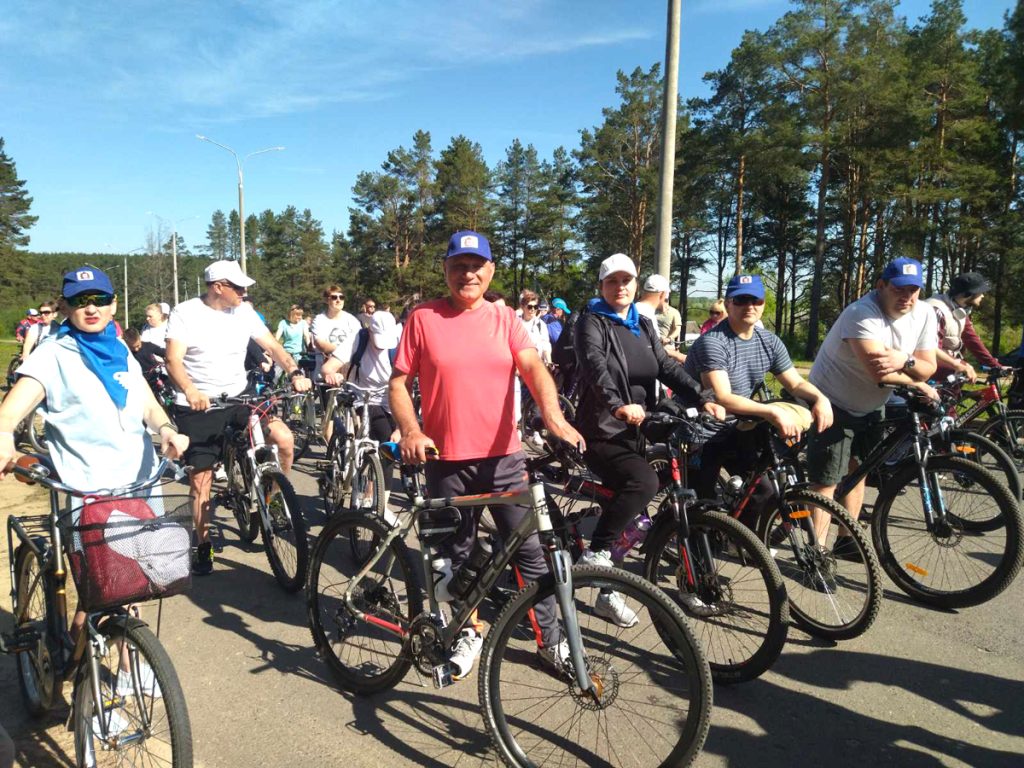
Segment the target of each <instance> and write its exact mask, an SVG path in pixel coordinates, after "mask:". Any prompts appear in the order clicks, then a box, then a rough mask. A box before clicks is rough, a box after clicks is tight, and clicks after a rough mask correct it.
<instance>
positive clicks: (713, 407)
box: [701, 401, 728, 421]
mask: <svg viewBox="0 0 1024 768" xmlns="http://www.w3.org/2000/svg"><path fill="white" fill-rule="evenodd" d="M701 410H702V411H704V413H706V414H708V415H709V416H714V417H715V418H716V419H718V420H719V421H725V417H726V416H727V415H728V412H727V411H726V410H725V408H723V407H722V406H720V405H719V404H718V403H713V402H711V401H708V402H706V403H704V405H702V406H701Z"/></svg>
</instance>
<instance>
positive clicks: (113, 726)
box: [92, 707, 128, 739]
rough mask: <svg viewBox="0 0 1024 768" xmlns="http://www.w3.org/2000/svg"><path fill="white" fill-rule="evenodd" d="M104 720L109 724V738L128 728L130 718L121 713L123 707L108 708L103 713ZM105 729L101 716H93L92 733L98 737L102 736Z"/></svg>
mask: <svg viewBox="0 0 1024 768" xmlns="http://www.w3.org/2000/svg"><path fill="white" fill-rule="evenodd" d="M103 717H104V720H105V721H106V724H107V738H111V737H113V736H120V735H121V734H122V733H124V732H125V731H127V730H128V718H127V717H125V716H124V715H123V714H121V709H120V707H118V708H117V709H108V710H107V711H106V712H104V714H103ZM102 733H103V729H102V728H100V716H99V715H93V716H92V734H93V736H95V737H96V738H97V739H99V738H101V734H102Z"/></svg>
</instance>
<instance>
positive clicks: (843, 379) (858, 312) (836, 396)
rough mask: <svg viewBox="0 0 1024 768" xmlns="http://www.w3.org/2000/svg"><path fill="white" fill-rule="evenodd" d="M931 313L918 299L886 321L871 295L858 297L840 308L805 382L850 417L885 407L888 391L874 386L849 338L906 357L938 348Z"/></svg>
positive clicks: (876, 301)
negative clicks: (865, 341) (837, 316)
mask: <svg viewBox="0 0 1024 768" xmlns="http://www.w3.org/2000/svg"><path fill="white" fill-rule="evenodd" d="M937 333H938V332H937V331H936V323H935V312H934V311H933V310H932V308H931V306H929V305H928V304H926V303H925V302H923V301H918V302H917V303H916V304H915V305H914V308H913V309H912V310H911V311H910V312H908V313H907V314H905V315H902V316H901V317H899V318H898V319H896V320H893V319H891V318H890V317H888V316H887V315H886V314H885V313H884V312H883V311H882V307H881V306H880V305H879V303H878V300H877V299H876V292H875V291H871V293H869V294H867V295H866V296H863V297H861V298H860V299H858V300H857V301H855V302H853V304H851V305H850V306H848V307H847V308H846V309H844V310H843V312H842V314H841V315H839V319H838V320H836V322H835V323H834V324H833V326H832V327H831V328H830V329H829V332H828V335H827V336H826V337H825V342H824V343H823V344H822V345H821V349H820V350H818V356H817V357H816V358H815V359H814V365H813V366H812V367H811V375H810V377H809V378H810V381H811V383H812V384H813V385H814V386H816V387H817V388H818V389H820V390H821V391H822V392H823V393H824V394H825V397H827V398H828V399H829V400H831V401H832V403H833V404H834V405H838V406H839V407H840V408H842V409H843V410H844V411H847V412H848V413H852V414H853V415H854V416H864V415H865V414H868V413H871V412H872V411H876V410H878V409H879V408H881V407H882V406H883V405H885V401H886V400H888V399H889V395H890V394H891V391H890V390H888V389H884V388H882V387H879V386H878V384H877V383H876V382H875V380H874V379H873V378H872V376H871V374H870V373H868V371H867V370H866V369H865V368H864V366H863V365H862V364H861V362H860V360H859V359H858V358H857V356H856V354H855V353H854V352H853V350H852V349H851V348H850V345H849V343H848V340H849V339H870V340H873V341H880V342H882V345H883V346H884V347H885V348H886V349H898V350H900V351H901V352H905V353H907V354H908V355H912V354H913V353H914V352H915V351H916V350H922V351H924V350H929V349H935V348H936V346H938V339H937Z"/></svg>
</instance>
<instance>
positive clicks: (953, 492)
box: [871, 456, 1024, 608]
mask: <svg viewBox="0 0 1024 768" xmlns="http://www.w3.org/2000/svg"><path fill="white" fill-rule="evenodd" d="M917 473H918V467H917V465H916V464H915V463H910V464H908V465H905V466H903V467H902V469H900V470H899V471H898V472H897V473H896V474H895V475H894V476H893V478H892V481H891V482H889V483H888V484H887V485H886V486H885V488H883V489H882V490H881V492H880V493H879V496H878V501H877V502H876V505H875V514H874V515H873V516H872V519H871V536H872V539H873V540H874V544H875V549H876V551H877V552H878V556H879V560H880V562H881V564H882V568H883V569H885V572H886V573H887V574H889V578H891V579H892V580H893V581H894V582H895V583H896V585H897V586H898V587H899V588H900V589H902V590H903V591H904V592H906V593H907V594H908V595H909V596H910V597H912V598H914V599H915V600H918V601H919V602H922V603H924V604H926V605H932V606H936V607H939V608H967V607H970V606H974V605H980V604H981V603H984V602H987V601H989V600H991V599H992V598H993V597H995V596H996V595H998V594H999V593H1000V592H1002V591H1003V590H1004V589H1006V588H1007V587H1008V586H1009V585H1010V583H1011V582H1012V581H1013V579H1014V578H1015V577H1016V575H1017V573H1018V571H1019V570H1020V567H1021V560H1022V558H1024V542H1022V541H1021V537H1022V535H1024V534H1022V526H1021V514H1020V507H1019V505H1018V504H1017V502H1016V501H1014V499H1013V497H1011V496H1010V492H1009V491H1008V490H1007V489H1006V486H1005V485H1003V484H1002V483H1001V482H1000V481H999V480H998V479H997V478H996V477H995V476H994V475H993V474H992V473H991V472H989V471H987V470H985V469H982V468H981V467H980V466H978V465H977V464H975V463H974V462H972V461H968V460H967V459H962V458H958V457H953V456H934V457H932V458H930V459H929V460H928V469H927V475H926V477H927V478H928V481H929V485H931V486H932V489H930V491H929V493H930V494H932V495H934V489H935V488H939V489H940V490H941V492H942V497H943V500H944V502H945V505H946V509H947V510H949V512H948V514H947V518H948V523H947V525H946V527H945V528H944V529H942V530H939V531H937V532H936V533H934V534H933V533H931V532H929V531H928V530H927V528H926V527H925V520H924V511H923V509H921V508H920V506H921V502H920V499H921V489H920V488H919V487H917V488H916V489H915V488H914V486H915V485H916V484H918V482H919V481H918V476H917ZM943 483H944V484H943ZM986 499H989V500H990V502H988V503H986V501H985V500H986ZM972 504H977V505H982V504H986V506H984V507H982V508H981V511H979V512H974V511H973V510H972V508H971V505H972ZM991 505H995V508H996V509H995V512H993V511H992V509H991ZM997 516H999V517H1001V519H1002V521H1003V525H1001V526H1000V527H998V528H996V529H994V530H988V531H977V530H970V531H968V530H966V529H965V527H964V526H963V524H962V521H964V520H982V521H985V520H990V519H993V518H995V517H997ZM915 532H916V533H917V536H916V541H912V540H910V537H911V536H913V535H914V533H915ZM965 533H966V534H967V535H965ZM929 540H931V542H932V543H933V544H934V546H933V547H931V548H930V549H928V542H929ZM908 541H909V544H908ZM971 544H974V545H975V546H973V547H970V549H971V550H972V551H971V553H970V554H965V552H961V551H960V550H961V545H963V547H962V549H963V550H965V551H966V550H967V549H968V547H969V545H971ZM909 558H913V559H912V560H911V559H909ZM992 563H994V565H992V567H991V568H990V569H989V570H990V572H989V573H987V574H984V573H982V569H983V567H984V566H987V565H990V564H992ZM946 566H950V567H949V568H947V567H946ZM954 575H963V577H964V579H965V580H967V581H969V582H971V583H968V584H964V585H961V586H958V587H954V586H953V585H951V584H948V583H947V581H948V580H949V579H952V578H953V576H954Z"/></svg>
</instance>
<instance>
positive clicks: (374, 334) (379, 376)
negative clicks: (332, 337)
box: [331, 309, 399, 411]
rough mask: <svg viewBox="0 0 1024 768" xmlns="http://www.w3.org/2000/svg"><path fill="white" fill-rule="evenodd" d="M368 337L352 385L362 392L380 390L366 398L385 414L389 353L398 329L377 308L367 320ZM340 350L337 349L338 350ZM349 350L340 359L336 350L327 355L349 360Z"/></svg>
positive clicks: (350, 354) (389, 408) (389, 377)
mask: <svg viewBox="0 0 1024 768" xmlns="http://www.w3.org/2000/svg"><path fill="white" fill-rule="evenodd" d="M368 330H369V337H368V339H367V341H366V349H365V350H363V357H362V359H361V360H360V361H359V367H358V368H357V369H355V370H356V371H357V373H356V374H355V376H354V378H353V380H352V383H353V384H355V385H356V386H357V387H362V388H363V389H379V390H380V391H379V392H377V393H375V394H373V395H370V400H369V403H370V405H380V406H383V407H384V408H385V409H387V410H388V411H390V410H391V407H390V405H389V403H388V391H387V385H388V382H389V381H390V380H391V356H390V351H391V350H392V349H394V348H395V347H397V346H398V338H399V333H398V327H397V325H396V324H395V318H394V317H392V316H391V315H390V314H389V313H387V312H384V311H383V310H380V309H378V310H377V311H376V312H374V313H373V316H372V317H371V319H370V327H369V329H368ZM339 349H340V347H339ZM354 351H355V350H352V352H350V353H349V354H348V355H346V356H344V357H339V356H338V350H337V349H336V350H335V351H334V352H333V353H332V354H331V356H332V357H335V358H337V359H338V360H340V361H341V362H343V363H347V362H349V361H350V360H351V359H352V353H354Z"/></svg>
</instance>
